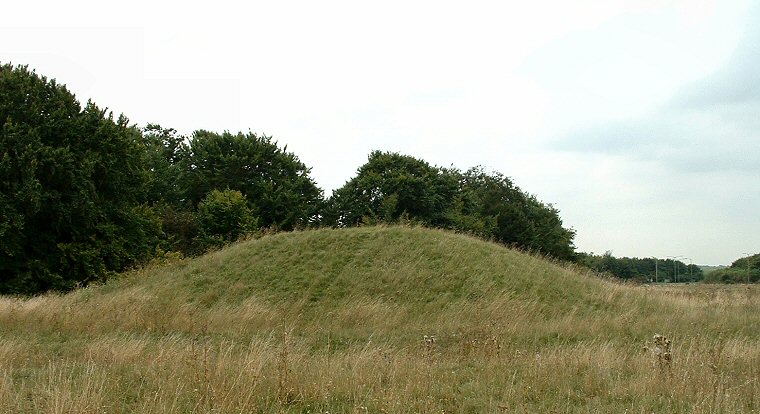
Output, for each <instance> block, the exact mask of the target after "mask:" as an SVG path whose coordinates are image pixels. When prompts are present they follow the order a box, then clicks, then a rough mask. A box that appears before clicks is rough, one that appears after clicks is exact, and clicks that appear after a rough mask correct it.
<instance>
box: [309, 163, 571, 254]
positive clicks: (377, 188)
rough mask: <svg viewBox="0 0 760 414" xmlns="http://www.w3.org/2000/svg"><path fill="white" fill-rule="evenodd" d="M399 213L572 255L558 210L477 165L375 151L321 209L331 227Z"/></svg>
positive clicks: (386, 218) (568, 234)
mask: <svg viewBox="0 0 760 414" xmlns="http://www.w3.org/2000/svg"><path fill="white" fill-rule="evenodd" d="M401 217H406V218H408V219H409V220H412V221H416V222H421V223H424V224H426V225H430V226H435V227H442V228H450V229H456V230H459V231H465V232H469V233H473V234H477V235H479V236H482V237H486V238H490V239H493V240H495V241H498V242H501V243H504V244H508V245H515V246H518V247H521V248H525V249H531V250H534V251H540V252H543V253H546V254H549V255H552V256H554V257H557V258H561V259H566V260H571V259H573V257H574V247H573V244H572V241H573V238H574V236H575V233H574V231H573V230H570V229H565V228H564V227H562V220H561V219H560V218H559V214H558V211H557V210H556V209H554V208H553V207H552V206H547V205H545V204H543V203H541V202H540V201H538V200H537V199H536V198H535V197H533V196H530V195H527V194H525V193H523V192H522V191H521V190H520V189H519V188H518V187H516V186H515V185H514V184H513V183H512V182H511V180H509V179H508V178H507V177H505V176H503V175H501V174H499V173H490V174H489V173H486V172H485V171H484V170H483V169H481V168H473V169H470V170H468V171H466V172H460V171H459V170H456V169H444V168H440V167H434V166H431V165H429V164H428V163H426V162H425V161H423V160H420V159H416V158H413V157H410V156H406V155H401V154H397V153H388V152H379V151H374V152H372V153H371V154H370V156H369V159H368V161H367V163H366V164H364V165H362V166H361V167H360V168H359V169H358V171H357V174H356V176H355V177H354V178H352V179H351V180H349V181H348V182H347V183H346V184H345V185H344V186H343V187H341V188H339V189H337V190H336V191H335V192H334V193H333V195H332V197H331V198H330V200H329V201H328V206H327V208H326V209H325V214H324V221H325V223H326V224H329V225H333V226H350V225H355V224H358V223H361V222H367V221H368V222H373V221H378V220H380V221H385V222H394V221H396V220H398V219H399V218H401Z"/></svg>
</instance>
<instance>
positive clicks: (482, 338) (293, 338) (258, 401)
mask: <svg viewBox="0 0 760 414" xmlns="http://www.w3.org/2000/svg"><path fill="white" fill-rule="evenodd" d="M388 232H390V233H388ZM344 236H345V237H344ZM344 236H341V233H340V232H306V233H303V234H295V235H285V236H277V237H279V239H275V240H270V241H268V242H267V241H266V240H263V241H254V242H249V243H248V244H241V245H237V246H233V247H232V248H231V249H227V250H223V251H221V252H217V253H216V254H215V255H212V256H208V257H205V258H202V259H199V260H195V261H188V262H182V263H177V264H175V265H171V266H168V267H162V268H160V269H146V270H142V271H137V272H135V273H133V274H131V275H129V276H126V277H125V278H123V279H122V280H118V281H114V282H113V283H109V284H108V285H106V286H101V287H93V288H88V289H83V290H80V291H77V292H74V293H72V294H69V295H63V296H62V295H47V296H41V297H36V298H32V299H19V298H0V364H1V365H0V412H8V413H38V412H43V413H74V412H76V413H104V412H105V413H133V412H135V413H166V412H182V413H249V412H261V413H270V412H293V413H295V412H299V413H300V412H314V413H325V412H330V413H340V412H346V413H353V412H355V413H365V412H366V413H382V412H386V413H418V412H430V413H432V412H436V413H441V412H446V413H461V412H472V413H481V412H496V413H498V412H509V413H535V412H562V413H565V412H568V413H573V412H577V413H588V412H629V413H651V412H657V413H668V412H674V413H677V412H684V413H686V412H689V413H727V412H728V413H730V412H737V413H740V412H741V413H743V412H753V411H754V412H756V411H758V410H760V384H758V379H759V378H760V342H759V340H760V332H758V330H757V326H760V312H758V310H760V309H759V307H760V306H759V305H758V303H759V302H758V299H760V289H758V288H757V287H755V286H731V287H722V286H700V285H690V286H678V287H636V286H627V285H621V284H615V283H611V282H607V281H602V280H599V279H597V278H595V277H593V276H592V275H588V274H583V273H579V272H578V271H577V269H572V268H565V267H562V266H558V265H556V264H552V263H549V262H547V261H544V260H539V259H537V258H533V257H530V256H527V255H523V254H521V253H517V252H513V251H508V250H505V249H502V248H500V247H498V248H496V247H494V246H493V245H490V244H487V243H482V242H479V241H475V240H471V239H467V238H463V237H461V236H455V235H451V234H448V233H443V232H435V231H429V230H408V229H387V230H384V229H381V230H377V229H363V230H355V231H354V232H353V233H349V234H348V235H344ZM344 239H345V240H344ZM255 243H261V245H258V246H257V245H255ZM378 245H379V246H383V245H390V246H394V247H393V249H391V250H394V249H401V250H403V251H406V252H411V253H410V254H412V257H413V259H412V260H407V259H404V257H403V256H398V252H397V251H395V250H394V251H393V252H392V254H389V255H386V254H387V253H386V252H384V251H381V250H378V248H377V246H378ZM399 245H400V246H399ZM304 246H308V247H309V249H308V251H307V249H306V247H304ZM436 246H440V248H439V247H436ZM352 249H353V250H352ZM373 249H376V251H377V252H376V253H372V251H373ZM294 252H298V255H300V256H301V258H300V259H298V260H300V262H299V261H298V260H295V259H293V260H294V264H292V265H291V267H289V268H286V269H279V270H277V271H276V272H275V271H274V270H270V269H268V267H270V266H275V265H277V266H285V264H284V263H286V262H287V261H286V260H284V259H281V255H283V254H289V253H294ZM354 253H356V254H354ZM373 254H374V255H379V256H380V258H378V257H371V256H372V255H373ZM298 255H296V254H293V255H292V256H291V257H296V256H298ZM394 261H395V262H394ZM378 267H380V268H381V269H380V270H377V268H378ZM310 268H316V270H313V269H311V270H310ZM241 269H242V270H241ZM266 272H273V275H274V274H277V275H280V274H282V275H284V276H283V277H287V278H290V279H288V283H287V284H285V282H283V281H282V280H279V279H278V280H276V281H272V282H271V283H269V282H267V280H268V279H267V277H268V276H267V274H266ZM295 272H303V274H302V275H301V276H299V275H290V274H289V273H295ZM310 272H311V273H310ZM322 274H326V275H328V276H329V277H325V278H319V275H322ZM246 275H250V276H248V278H246V277H247V276H246ZM304 275H306V276H304ZM404 275H406V278H412V279H411V280H407V279H406V278H405V277H404ZM441 275H442V276H443V277H445V278H448V279H447V280H442V281H441V280H439V279H438V278H440V277H441ZM500 277H503V279H499V278H500ZM210 287H213V288H214V289H216V291H210V290H211V288H210ZM401 289H406V290H411V291H399V290H401ZM412 289H416V290H412ZM430 290H433V291H438V292H442V293H439V294H430V292H429V291H430ZM215 295H216V296H215ZM439 296H442V297H443V299H438V297H439ZM654 334H662V335H665V336H667V337H668V339H670V340H671V341H672V348H671V358H670V359H669V361H668V362H667V363H662V361H661V359H658V357H657V356H656V355H655V354H654V353H653V352H652V350H651V349H652V344H651V342H652V337H653V335H654ZM647 347H648V348H647Z"/></svg>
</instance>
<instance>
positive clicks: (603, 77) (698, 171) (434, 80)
mask: <svg viewBox="0 0 760 414" xmlns="http://www.w3.org/2000/svg"><path fill="white" fill-rule="evenodd" d="M753 22H754V23H755V24H754V25H753V24H752V23H753ZM757 22H760V7H758V5H756V4H755V3H753V2H751V1H728V0H720V1H718V0H716V1H710V0H685V1H662V0H661V1H653V0H652V1H641V0H640V1H615V0H598V1H573V2H567V1H531V2H527V1H519V2H518V1H494V2H484V1H472V0H471V1H466V2H465V1H461V2H445V1H430V2H416V1H408V0H407V1H387V0H386V1H382V2H363V1H357V0H353V1H331V0H326V1H249V2H236V1H235V2H233V1H224V0H221V1H220V0H217V1H213V2H202V3H200V4H199V5H195V4H194V3H193V2H162V1H158V0H154V1H151V2H142V1H134V2H102V1H67V2H62V1H36V2H12V3H9V4H5V5H4V6H3V18H2V21H1V22H0V61H2V62H3V63H8V62H12V63H14V64H28V65H29V66H30V67H31V68H34V69H36V70H37V72H38V73H40V74H43V75H46V76H48V77H51V78H55V79H57V80H58V81H59V82H60V83H64V84H66V85H67V86H68V88H69V89H70V90H71V91H72V92H73V93H75V94H76V95H77V97H78V98H79V99H80V101H82V102H85V101H87V100H88V99H92V100H93V101H94V102H96V103H97V104H98V105H100V106H101V107H108V108H110V109H113V110H114V111H115V112H117V113H122V112H123V113H124V114H125V115H127V116H128V117H129V118H130V119H131V120H132V122H134V123H136V124H138V125H140V126H143V125H145V124H146V123H148V122H154V123H160V124H161V125H162V126H165V127H173V128H176V129H177V130H179V131H180V132H182V133H185V134H190V133H192V131H194V130H196V129H201V128H202V129H208V130H213V131H219V132H221V131H224V130H230V131H233V132H235V131H239V130H242V131H245V132H247V131H252V132H256V133H265V134H267V135H271V136H273V137H274V138H275V139H276V140H278V141H279V143H280V144H282V145H285V144H287V146H288V150H290V151H293V152H295V153H296V154H297V155H298V156H299V157H300V158H301V160H302V161H304V162H305V163H306V164H307V165H308V166H310V167H312V168H313V170H312V176H313V177H314V179H315V180H316V181H317V183H318V184H319V185H320V187H322V188H324V189H325V193H326V194H327V195H329V194H330V192H331V191H332V190H333V189H335V188H338V187H340V186H341V185H343V183H344V182H345V181H346V180H348V179H350V178H351V177H352V176H353V175H354V174H355V172H356V169H357V168H358V167H359V166H360V165H362V164H363V163H364V162H366V160H367V156H368V154H369V153H370V151H372V150H374V149H380V150H389V151H397V152H401V153H404V154H408V155H412V156H415V157H418V158H422V159H424V160H426V161H428V162H430V163H432V164H436V165H440V166H451V165H453V166H455V167H459V168H462V169H466V168H469V167H471V166H475V165H482V166H485V167H486V168H489V169H492V170H495V171H499V172H502V173H504V174H506V175H508V176H510V177H512V178H513V180H514V181H515V183H516V184H517V185H518V186H520V187H521V188H523V189H524V190H525V191H527V192H530V193H533V194H535V195H537V196H538V198H539V199H541V200H543V201H545V202H547V203H552V204H554V205H555V206H556V207H557V208H558V209H559V210H560V214H561V216H562V218H563V220H564V224H565V225H566V226H568V227H572V228H574V229H575V230H576V231H577V237H576V246H577V247H578V249H579V250H581V251H586V252H596V253H603V252H605V251H607V250H611V251H612V253H613V254H614V255H615V256H638V257H650V256H658V257H665V256H685V257H687V258H690V259H691V260H693V262H694V263H699V264H728V263H730V262H732V261H733V260H735V259H737V258H739V257H741V256H743V255H744V254H745V253H757V252H760V214H758V212H760V69H759V68H760V25H758V24H757ZM684 261H686V262H687V263H688V262H689V259H684Z"/></svg>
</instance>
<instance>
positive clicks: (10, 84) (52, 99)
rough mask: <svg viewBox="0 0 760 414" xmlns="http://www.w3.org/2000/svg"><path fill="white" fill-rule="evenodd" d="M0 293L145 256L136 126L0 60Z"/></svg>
mask: <svg viewBox="0 0 760 414" xmlns="http://www.w3.org/2000/svg"><path fill="white" fill-rule="evenodd" d="M0 123H2V132H1V134H2V135H0V211H2V216H0V246H2V247H0V275H2V278H3V279H2V282H1V283H0V291H2V292H4V293H26V292H36V291H40V290H46V289H67V288H70V287H72V286H74V285H76V284H81V283H87V282H89V281H92V280H97V279H100V278H103V277H104V276H105V275H106V274H107V273H108V272H110V271H118V270H121V269H123V268H124V267H125V266H128V265H130V264H132V263H134V262H135V261H137V260H140V259H142V258H144V257H146V256H147V255H149V254H150V253H151V251H152V248H153V241H155V239H156V237H157V234H158V226H159V225H158V222H157V221H156V218H155V216H154V215H153V214H152V213H151V212H150V210H148V209H146V208H144V207H142V206H141V204H140V203H141V201H142V200H143V198H144V190H145V184H146V175H145V168H144V153H143V149H142V148H141V146H140V145H141V144H140V143H141V135H140V132H139V131H138V130H137V129H135V128H133V127H130V126H128V121H127V119H126V118H124V117H120V118H119V119H118V120H114V119H113V118H112V116H111V115H110V114H107V113H106V111H105V110H101V109H100V108H98V107H97V106H96V105H95V104H93V103H88V104H87V105H86V106H85V107H84V109H82V108H81V106H80V104H79V102H78V101H77V100H76V99H75V97H74V95H73V94H71V93H70V92H69V91H68V90H67V89H66V88H65V87H63V86H61V85H58V84H57V83H56V82H55V81H54V80H48V79H46V78H45V77H42V76H38V75H37V74H36V73H34V72H31V71H29V70H28V69H27V68H26V67H15V68H14V67H12V66H11V65H3V66H1V67H0Z"/></svg>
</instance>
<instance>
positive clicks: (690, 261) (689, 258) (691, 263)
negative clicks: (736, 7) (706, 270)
mask: <svg viewBox="0 0 760 414" xmlns="http://www.w3.org/2000/svg"><path fill="white" fill-rule="evenodd" d="M684 259H688V260H689V282H691V281H692V280H691V267H692V265H693V264H694V262H693V261H692V260H691V257H684Z"/></svg>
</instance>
